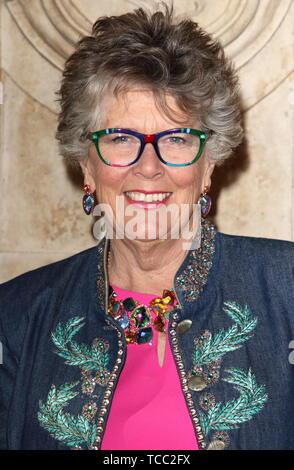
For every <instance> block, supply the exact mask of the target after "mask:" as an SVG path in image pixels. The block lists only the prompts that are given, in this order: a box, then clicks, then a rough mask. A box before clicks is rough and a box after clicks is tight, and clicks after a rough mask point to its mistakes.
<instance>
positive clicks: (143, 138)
mask: <svg viewBox="0 0 294 470" xmlns="http://www.w3.org/2000/svg"><path fill="white" fill-rule="evenodd" d="M112 133H122V134H128V135H132V136H135V137H137V138H138V139H139V140H140V142H141V147H140V149H139V152H138V155H137V157H136V158H135V159H134V160H133V161H132V162H131V163H128V164H126V165H124V164H115V163H109V162H107V161H106V160H104V158H103V157H102V155H101V153H100V150H99V144H98V141H99V137H101V136H103V135H105V134H112ZM174 133H187V134H192V135H197V136H198V137H199V148H198V152H197V154H196V155H195V157H194V158H193V160H191V161H190V162H189V163H168V162H166V161H165V160H164V159H163V158H162V157H161V155H160V151H159V148H158V140H159V139H160V138H161V137H162V136H164V135H169V134H174ZM211 134H212V132H211V131H209V132H204V131H199V130H198V129H191V128H189V127H182V128H176V129H169V130H167V131H163V132H158V133H157V134H141V133H140V132H135V131H131V130H129V129H121V128H108V129H102V130H101V131H96V132H90V133H89V134H87V135H86V136H85V137H84V138H85V139H87V140H91V141H92V142H93V143H94V144H95V147H96V150H97V153H98V155H99V158H100V160H102V162H103V163H105V165H109V166H115V167H126V166H131V165H134V164H135V163H136V162H137V161H138V160H139V158H140V157H141V155H142V153H143V151H144V148H145V145H146V144H149V143H150V144H152V145H153V147H154V150H155V152H156V155H157V157H158V158H159V160H160V161H161V162H162V163H164V164H165V165H168V166H188V165H192V164H193V163H195V162H196V161H197V160H198V158H199V157H200V155H201V153H202V150H203V147H204V144H205V142H206V141H207V140H208V139H209V138H210V136H211Z"/></svg>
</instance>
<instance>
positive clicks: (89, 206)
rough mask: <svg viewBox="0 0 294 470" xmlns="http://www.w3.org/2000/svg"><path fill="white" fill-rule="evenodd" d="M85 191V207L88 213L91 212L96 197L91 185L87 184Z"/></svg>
mask: <svg viewBox="0 0 294 470" xmlns="http://www.w3.org/2000/svg"><path fill="white" fill-rule="evenodd" d="M84 191H85V193H86V194H84V196H83V209H84V211H85V212H86V214H87V215H89V214H91V212H92V210H93V207H94V198H93V196H92V194H91V192H90V186H89V185H88V184H85V186H84Z"/></svg>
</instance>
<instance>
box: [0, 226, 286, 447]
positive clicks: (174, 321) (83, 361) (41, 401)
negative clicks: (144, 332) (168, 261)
mask: <svg viewBox="0 0 294 470" xmlns="http://www.w3.org/2000/svg"><path fill="white" fill-rule="evenodd" d="M108 246H109V243H108V241H107V240H105V239H103V240H102V241H101V242H100V243H99V245H98V247H94V248H90V249H88V250H86V251H83V252H82V253H79V254H77V255H75V256H72V257H70V258H67V259H65V260H62V261H59V262H57V263H53V264H50V265H48V266H45V267H42V268H39V269H36V270H34V271H31V272H28V273H26V274H23V275H21V276H19V277H17V278H15V279H13V280H11V281H8V282H6V283H4V284H2V285H1V286H0V299H1V306H0V340H1V343H2V348H3V361H2V362H3V364H1V365H0V392H1V395H0V405H1V416H0V448H2V449H33V450H34V449H47V450H56V449H93V450H95V449H99V448H100V446H101V442H102V438H103V433H104V431H105V427H106V423H107V416H108V413H109V409H110V405H111V400H112V397H113V393H114V390H115V387H116V384H117V381H118V378H119V374H120V372H121V370H122V368H123V365H124V360H125V354H126V347H127V346H126V342H125V339H124V335H123V330H122V329H121V327H120V326H119V325H118V324H117V322H116V320H115V319H113V318H112V317H111V316H110V315H109V314H107V312H106V306H107V299H108V280H107V270H106V267H105V266H106V259H107V251H108ZM293 258H294V244H293V243H291V242H286V241H279V240H270V239H262V238H252V237H241V236H231V235H225V234H222V233H219V232H216V231H215V229H214V227H213V226H212V225H211V224H210V223H209V222H208V221H205V223H204V224H203V230H202V242H201V246H200V248H198V249H196V250H194V251H193V250H191V251H188V252H187V255H186V258H185V260H184V261H183V263H182V265H181V266H180V268H179V270H178V272H177V273H176V275H175V278H174V286H173V287H174V289H175V292H176V296H177V299H178V302H179V307H178V308H176V309H175V310H174V311H173V312H172V313H171V314H170V321H169V329H168V338H169V341H170V344H171V349H172V353H173V356H174V360H175V363H176V367H177V371H178V374H179V378H180V382H181V387H182V392H183V394H184V397H185V400H186V403H187V408H188V412H189V414H190V417H191V422H192V424H193V427H194V431H195V438H197V441H198V445H199V448H200V449H241V450H247V449H294V364H291V362H293V361H290V360H289V354H290V352H291V350H290V349H289V343H290V341H291V340H293V339H294V290H293V285H294V284H293V265H294V263H293V261H294V260H293ZM171 413H172V410H171Z"/></svg>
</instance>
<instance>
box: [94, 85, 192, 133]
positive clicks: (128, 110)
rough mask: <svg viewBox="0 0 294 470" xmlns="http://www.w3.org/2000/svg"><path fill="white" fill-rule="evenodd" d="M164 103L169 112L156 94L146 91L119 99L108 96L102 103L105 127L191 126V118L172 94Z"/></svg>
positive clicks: (121, 95) (127, 92) (133, 91)
mask: <svg viewBox="0 0 294 470" xmlns="http://www.w3.org/2000/svg"><path fill="white" fill-rule="evenodd" d="M164 102H165V105H166V108H167V109H168V111H166V110H165V109H163V108H162V106H160V101H159V100H158V99H157V97H156V96H155V94H154V93H153V91H152V90H149V89H146V88H136V89H129V90H125V91H122V92H119V93H118V94H117V95H115V94H113V93H111V92H107V93H105V95H104V96H103V98H102V101H101V111H102V113H101V117H102V119H101V121H102V123H103V124H104V125H105V127H119V126H123V125H126V124H124V123H127V122H128V121H131V122H133V121H135V122H138V123H139V122H142V121H145V122H146V123H149V124H152V122H153V123H154V124H156V123H157V124H158V125H159V124H161V125H162V126H163V127H166V126H168V127H169V126H172V127H177V126H176V125H177V124H181V125H187V126H188V125H189V126H191V124H192V123H191V117H189V116H187V115H186V114H185V113H184V112H183V111H182V110H181V109H180V108H179V106H178V105H177V102H176V99H175V98H174V97H173V96H172V95H171V94H169V93H165V95H164ZM115 123H116V124H115Z"/></svg>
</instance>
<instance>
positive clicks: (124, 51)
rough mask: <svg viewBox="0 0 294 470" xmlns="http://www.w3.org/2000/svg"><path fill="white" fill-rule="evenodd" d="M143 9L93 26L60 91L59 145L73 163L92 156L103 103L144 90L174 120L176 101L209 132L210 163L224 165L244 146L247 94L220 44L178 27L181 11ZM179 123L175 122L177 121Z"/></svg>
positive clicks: (186, 23) (188, 25)
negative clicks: (243, 99)
mask: <svg viewBox="0 0 294 470" xmlns="http://www.w3.org/2000/svg"><path fill="white" fill-rule="evenodd" d="M163 6H164V8H163V11H161V10H158V11H156V12H153V13H152V12H149V11H146V10H144V9H142V8H139V9H137V10H134V11H132V12H129V13H126V14H123V15H119V16H110V17H101V18H99V19H98V20H97V21H96V22H95V23H94V25H93V28H92V35H91V36H86V37H83V38H82V39H81V40H80V41H79V42H78V43H77V45H76V48H75V51H74V53H73V54H72V55H71V56H70V57H69V58H68V59H67V61H66V63H65V68H64V71H63V78H62V82H61V87H60V90H59V91H58V92H57V94H58V101H59V102H60V106H61V110H60V113H59V119H58V127H57V132H56V138H57V140H58V143H59V150H60V153H61V154H62V155H63V156H64V157H65V158H66V159H67V160H68V161H69V162H71V163H73V164H75V163H78V162H79V161H80V160H83V159H84V158H85V157H86V156H87V150H88V145H89V142H88V141H86V140H85V139H83V136H85V135H86V134H87V133H88V132H93V131H96V130H98V128H96V127H97V125H98V126H99V121H101V114H102V107H101V100H102V98H103V96H105V94H107V93H109V92H111V93H114V95H117V94H118V93H119V92H122V91H123V90H126V89H130V88H131V87H133V88H136V87H137V86H138V85H142V84H143V85H144V86H145V87H148V89H150V90H152V91H153V92H154V97H155V99H156V104H157V105H158V107H159V109H161V110H163V111H164V112H165V113H166V114H167V115H168V116H169V117H171V115H172V111H171V110H170V109H169V108H168V106H167V103H166V100H165V96H166V94H167V93H168V94H171V95H172V96H173V97H174V98H175V100H176V103H177V105H178V107H179V108H180V109H181V111H183V112H184V113H185V114H186V115H187V116H189V117H191V118H192V119H195V120H196V119H197V120H198V122H199V123H200V126H201V129H202V130H204V131H205V130H211V131H212V137H211V138H210V139H209V140H208V142H207V144H206V156H207V158H208V160H209V161H211V162H213V163H216V164H221V163H222V162H223V161H224V160H225V159H226V158H227V157H229V156H230V154H231V153H232V150H233V149H234V148H235V147H237V146H238V145H239V144H240V142H241V140H242V134H243V132H242V126H241V112H240V108H241V106H240V97H239V86H238V79H237V77H236V73H235V71H234V68H233V67H232V65H231V63H230V62H229V61H228V59H227V58H226V57H225V55H224V51H223V48H222V46H221V45H220V43H219V42H218V41H216V40H213V39H212V37H211V36H210V35H209V34H207V33H206V32H205V31H203V30H202V29H201V28H200V27H199V26H198V24H197V23H195V22H194V21H192V20H191V19H181V20H175V18H174V14H173V8H172V7H168V6H167V5H166V4H164V5H163ZM173 120H175V116H173Z"/></svg>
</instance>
